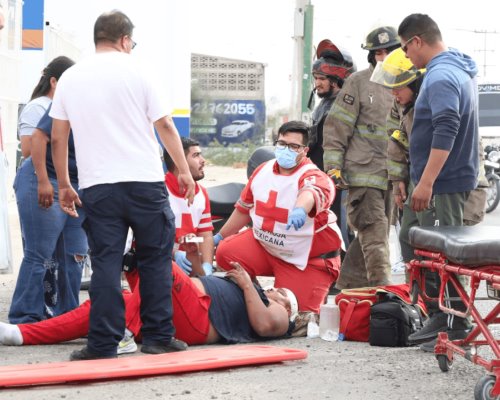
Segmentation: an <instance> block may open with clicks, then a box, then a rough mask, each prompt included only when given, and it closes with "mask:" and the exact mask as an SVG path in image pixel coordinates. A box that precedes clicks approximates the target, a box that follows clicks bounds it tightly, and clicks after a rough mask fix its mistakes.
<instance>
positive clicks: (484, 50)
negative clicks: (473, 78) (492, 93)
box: [457, 29, 500, 78]
mask: <svg viewBox="0 0 500 400" xmlns="http://www.w3.org/2000/svg"><path fill="white" fill-rule="evenodd" d="M457 30H459V31H465V32H471V33H476V34H477V33H479V34H482V35H484V36H483V46H482V47H481V48H479V49H475V50H474V51H475V52H478V53H481V52H482V53H483V63H482V64H480V65H481V66H482V67H483V78H484V77H486V69H487V67H493V66H494V64H488V62H487V53H488V52H489V53H493V52H494V51H495V50H492V49H488V44H487V43H488V35H498V34H500V32H497V31H488V30H486V29H473V30H469V29H457Z"/></svg>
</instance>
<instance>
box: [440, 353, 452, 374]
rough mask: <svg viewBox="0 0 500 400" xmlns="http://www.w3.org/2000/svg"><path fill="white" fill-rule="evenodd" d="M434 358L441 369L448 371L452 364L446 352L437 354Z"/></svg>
mask: <svg viewBox="0 0 500 400" xmlns="http://www.w3.org/2000/svg"><path fill="white" fill-rule="evenodd" d="M436 359H437V360H438V365H439V368H440V369H441V371H443V372H448V371H449V370H450V369H451V366H452V365H453V360H450V359H448V356H447V355H446V354H437V355H436Z"/></svg>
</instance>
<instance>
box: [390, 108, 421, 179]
mask: <svg viewBox="0 0 500 400" xmlns="http://www.w3.org/2000/svg"><path fill="white" fill-rule="evenodd" d="M414 110H415V108H414V106H413V104H411V105H408V106H400V105H399V104H398V103H397V102H396V100H394V101H393V104H392V109H391V112H390V113H389V115H388V117H387V133H388V134H389V143H388V144H387V171H388V174H389V180H390V181H403V182H405V183H408V182H409V180H410V174H409V164H408V160H409V156H410V155H409V151H410V149H409V145H410V132H411V127H412V126H413V113H414Z"/></svg>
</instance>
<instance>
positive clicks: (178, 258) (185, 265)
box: [174, 250, 193, 275]
mask: <svg viewBox="0 0 500 400" xmlns="http://www.w3.org/2000/svg"><path fill="white" fill-rule="evenodd" d="M174 258H175V262H176V263H177V265H178V266H179V267H181V269H182V270H183V271H184V272H185V273H186V275H189V274H190V273H191V270H192V269H193V268H192V267H191V265H192V264H191V261H189V260H188V258H187V256H186V252H185V251H182V250H177V251H176V252H175V254H174Z"/></svg>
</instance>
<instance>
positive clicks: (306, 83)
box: [301, 2, 314, 115]
mask: <svg viewBox="0 0 500 400" xmlns="http://www.w3.org/2000/svg"><path fill="white" fill-rule="evenodd" d="M313 16H314V6H313V5H312V4H310V2H309V4H307V5H306V6H305V7H304V59H303V60H304V63H303V70H302V107H301V113H302V115H305V114H308V113H309V109H308V108H307V103H308V101H309V97H310V95H311V83H312V79H311V77H312V75H311V69H312V34H313Z"/></svg>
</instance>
